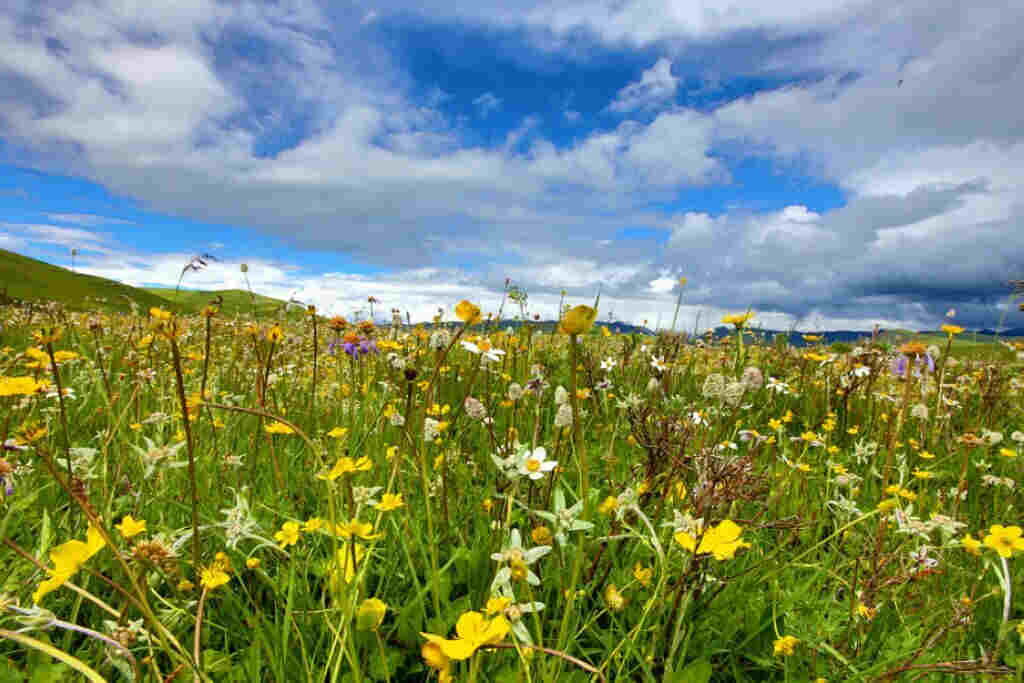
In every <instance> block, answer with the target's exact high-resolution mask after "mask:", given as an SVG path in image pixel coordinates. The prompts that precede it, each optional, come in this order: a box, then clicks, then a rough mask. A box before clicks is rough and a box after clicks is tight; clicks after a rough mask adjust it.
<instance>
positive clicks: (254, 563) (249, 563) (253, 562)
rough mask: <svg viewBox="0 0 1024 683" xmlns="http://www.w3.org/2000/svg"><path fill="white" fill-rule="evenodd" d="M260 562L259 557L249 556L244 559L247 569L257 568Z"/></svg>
mask: <svg viewBox="0 0 1024 683" xmlns="http://www.w3.org/2000/svg"><path fill="white" fill-rule="evenodd" d="M260 564H262V563H261V562H260V558H258V557H250V558H248V559H247V560H246V561H245V566H246V567H248V568H249V569H259V568H260Z"/></svg>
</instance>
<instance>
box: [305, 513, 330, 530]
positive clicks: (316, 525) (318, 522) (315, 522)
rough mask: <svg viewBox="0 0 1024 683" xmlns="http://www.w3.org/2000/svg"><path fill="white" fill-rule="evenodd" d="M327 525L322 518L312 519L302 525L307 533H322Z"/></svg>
mask: <svg viewBox="0 0 1024 683" xmlns="http://www.w3.org/2000/svg"><path fill="white" fill-rule="evenodd" d="M326 525H327V522H326V521H324V520H323V519H322V518H320V517H310V518H309V519H307V520H306V521H305V522H303V524H302V530H303V531H305V532H307V533H312V532H315V531H320V530H321V529H323V528H324V526H326Z"/></svg>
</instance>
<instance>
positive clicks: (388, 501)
mask: <svg viewBox="0 0 1024 683" xmlns="http://www.w3.org/2000/svg"><path fill="white" fill-rule="evenodd" d="M403 505H405V501H404V500H402V494H401V493H398V494H394V493H385V494H384V495H383V496H381V497H380V502H379V503H377V505H376V506H375V507H376V508H377V509H378V510H380V511H381V512H390V511H391V510H397V509H398V508H400V507H402V506H403Z"/></svg>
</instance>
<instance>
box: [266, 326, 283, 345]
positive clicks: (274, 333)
mask: <svg viewBox="0 0 1024 683" xmlns="http://www.w3.org/2000/svg"><path fill="white" fill-rule="evenodd" d="M282 339H284V330H282V329H281V326H280V325H274V326H273V327H271V328H270V329H269V330H267V341H270V342H273V343H275V344H277V343H280V341H281V340H282Z"/></svg>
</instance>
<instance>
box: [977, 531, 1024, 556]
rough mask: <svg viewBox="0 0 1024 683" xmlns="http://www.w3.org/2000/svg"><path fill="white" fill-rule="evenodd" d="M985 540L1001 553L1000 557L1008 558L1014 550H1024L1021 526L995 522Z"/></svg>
mask: <svg viewBox="0 0 1024 683" xmlns="http://www.w3.org/2000/svg"><path fill="white" fill-rule="evenodd" d="M983 542H984V544H985V545H986V546H987V547H989V548H992V550H995V551H996V552H997V553H999V556H1000V557H1007V558H1008V557H1010V556H1012V555H1013V553H1014V552H1019V551H1021V550H1024V538H1021V528H1020V527H1019V526H1009V527H1004V526H1003V525H1002V524H993V525H992V526H991V527H990V528H989V534H988V535H987V536H985V540H984V541H983Z"/></svg>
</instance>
